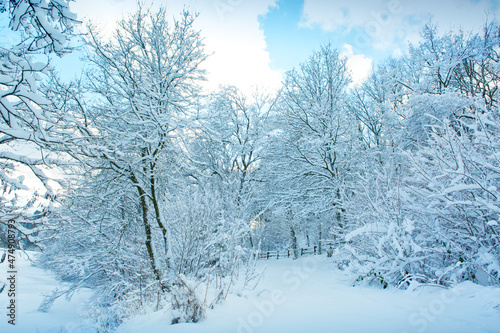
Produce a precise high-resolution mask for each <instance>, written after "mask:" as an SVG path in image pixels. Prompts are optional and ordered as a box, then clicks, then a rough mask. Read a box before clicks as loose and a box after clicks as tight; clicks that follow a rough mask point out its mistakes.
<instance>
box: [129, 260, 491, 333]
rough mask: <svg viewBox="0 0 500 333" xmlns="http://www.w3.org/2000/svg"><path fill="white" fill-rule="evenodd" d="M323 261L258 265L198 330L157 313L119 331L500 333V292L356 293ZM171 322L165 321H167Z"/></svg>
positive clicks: (465, 288) (468, 287)
mask: <svg viewBox="0 0 500 333" xmlns="http://www.w3.org/2000/svg"><path fill="white" fill-rule="evenodd" d="M325 261H326V258H324V257H305V258H302V259H300V260H296V261H294V260H288V259H287V260H279V261H277V260H269V261H264V260H263V261H259V268H260V269H263V268H264V266H267V267H266V270H265V275H264V277H263V279H262V282H261V283H260V284H259V286H258V287H257V288H256V289H258V290H259V291H257V290H256V291H254V292H252V293H250V294H248V295H247V296H246V297H238V296H236V295H232V296H230V297H228V300H227V302H226V303H225V304H223V305H221V306H218V307H216V308H215V309H214V310H212V311H209V312H208V316H207V319H206V320H205V321H203V322H201V323H197V324H179V325H174V326H170V327H168V330H165V327H166V326H167V325H168V324H169V321H168V319H165V318H162V316H163V317H165V315H162V314H161V313H154V314H150V315H147V316H143V317H139V318H135V319H133V320H131V321H129V322H128V323H126V324H125V325H123V326H122V327H121V329H120V330H119V332H120V333H132V332H162V331H164V330H165V331H167V332H182V333H191V332H192V333H197V332H238V333H253V332H255V333H257V332H258V333H264V332H266V333H276V332H316V333H319V332H339V333H344V332H353V333H354V332H370V333H377V332H380V333H389V332H397V333H404V332H408V333H410V332H427V333H431V332H436V333H437V332H439V333H443V332H456V333H458V332H463V333H471V332H475V333H479V332H491V333H494V332H496V333H498V332H500V289H498V288H496V289H495V288H485V287H480V286H477V285H474V284H472V283H464V284H461V285H459V286H457V287H456V288H454V289H452V290H445V289H441V288H436V287H425V288H419V289H418V291H417V292H409V291H394V290H393V291H389V290H382V289H378V288H370V287H356V288H353V287H352V286H350V285H349V283H347V281H341V280H340V279H339V277H338V276H339V272H338V271H334V269H333V267H332V266H333V265H332V264H328V263H327V262H325ZM167 317H168V316H167Z"/></svg>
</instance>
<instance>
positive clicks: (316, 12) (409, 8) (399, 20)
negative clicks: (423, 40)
mask: <svg viewBox="0 0 500 333" xmlns="http://www.w3.org/2000/svg"><path fill="white" fill-rule="evenodd" d="M491 6H492V2H491V1H490V0H475V1H471V0H439V1H436V0H432V1H431V0H421V1H413V0H359V1H351V0H333V1H332V0H304V13H303V19H302V22H301V25H302V26H308V27H315V26H319V27H320V28H321V29H323V30H325V31H330V32H331V31H334V30H336V29H339V28H345V29H347V31H356V34H355V35H356V36H355V39H354V40H353V42H352V43H353V47H354V49H355V50H362V49H365V48H366V47H367V46H372V47H375V48H377V49H383V50H388V49H391V48H396V47H398V46H399V45H397V44H398V43H401V41H403V43H405V44H407V42H408V41H409V42H416V41H417V40H418V36H419V31H420V29H421V24H422V23H427V22H428V21H429V20H431V19H432V21H433V22H435V23H437V24H438V25H439V28H440V29H441V30H442V31H448V30H450V28H453V29H458V28H459V27H460V28H463V29H464V30H467V31H469V30H476V31H477V30H478V29H479V28H481V26H482V24H483V22H484V20H485V18H486V13H487V12H489V14H490V19H491V18H493V16H494V14H495V12H494V11H493V10H492V9H491ZM497 13H498V10H497ZM354 28H356V30H353V29H354ZM405 46H406V45H403V47H405Z"/></svg>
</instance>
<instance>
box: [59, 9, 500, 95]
mask: <svg viewBox="0 0 500 333" xmlns="http://www.w3.org/2000/svg"><path fill="white" fill-rule="evenodd" d="M143 2H145V3H146V4H152V5H153V7H158V6H160V5H165V6H166V7H167V11H168V13H169V14H171V15H172V17H174V16H176V15H178V13H180V12H181V11H182V9H183V8H187V9H189V10H191V11H193V12H198V13H199V17H198V19H197V22H196V27H197V28H198V29H200V30H201V31H202V36H203V37H204V39H205V45H206V50H207V53H209V54H211V55H210V57H209V58H208V60H207V61H206V63H205V65H204V66H205V69H207V71H208V80H207V83H206V84H205V85H206V87H207V88H208V89H211V90H213V89H216V88H217V87H218V86H219V85H228V84H230V85H235V86H237V87H238V88H240V89H241V90H242V91H244V92H247V93H250V92H252V91H254V90H255V89H256V88H257V87H258V88H259V90H272V89H276V88H278V87H279V86H280V83H281V80H282V76H283V73H285V72H286V71H288V70H291V69H292V68H294V67H296V66H298V65H299V64H300V63H302V62H304V61H306V60H307V58H308V57H309V56H310V55H311V54H312V53H313V52H314V51H315V50H319V48H320V47H321V45H323V44H327V43H330V44H331V45H332V46H333V47H334V48H336V49H338V51H339V53H341V56H343V57H347V58H348V67H349V68H350V70H351V72H352V78H353V81H354V83H355V84H359V83H361V82H363V80H364V79H365V78H366V77H367V76H368V75H369V73H370V71H371V70H372V68H373V67H374V66H376V64H377V63H378V62H380V61H382V60H383V59H385V58H387V57H390V56H394V57H399V56H401V55H403V54H405V52H407V50H408V44H409V43H414V44H415V43H418V41H419V38H420V31H421V29H422V27H423V25H424V24H426V23H429V22H432V23H434V24H437V26H438V28H439V30H440V31H441V32H448V31H450V30H457V29H463V30H465V31H479V29H480V28H481V27H482V26H483V24H484V22H485V21H487V20H490V21H491V20H493V19H495V18H496V17H497V16H499V14H500V0H433V1H429V0H420V1H417V0H357V1H356V0H186V1H178V0H176V1H166V0H143ZM136 7H137V2H136V0H76V2H72V3H71V8H72V10H73V11H74V12H76V14H77V15H78V17H79V18H80V19H82V20H83V21H84V22H87V21H88V20H91V21H92V22H94V23H97V24H98V25H99V26H100V27H101V28H102V29H103V30H104V31H105V32H107V33H108V34H109V35H111V34H110V32H111V31H112V30H113V28H114V27H115V25H114V22H116V20H118V19H120V18H121V17H122V16H123V15H127V14H128V13H131V12H133V11H134V10H135V9H136ZM78 57H79V55H78V54H74V55H70V56H68V57H66V58H65V59H63V60H62V61H61V62H60V63H61V64H62V65H61V68H62V72H63V73H62V75H66V76H68V77H69V76H71V75H74V72H75V71H77V69H79V68H80V66H81V65H82V64H81V62H79V61H78Z"/></svg>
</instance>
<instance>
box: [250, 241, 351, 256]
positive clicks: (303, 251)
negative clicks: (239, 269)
mask: <svg viewBox="0 0 500 333" xmlns="http://www.w3.org/2000/svg"><path fill="white" fill-rule="evenodd" d="M343 243H344V242H335V241H328V240H324V241H321V242H320V245H314V246H310V247H305V248H298V249H297V250H296V251H297V256H303V255H307V254H313V255H315V254H322V250H326V251H327V252H328V251H329V250H332V248H333V247H334V246H336V245H340V244H343ZM293 252H294V249H286V250H275V251H261V252H257V259H273V258H276V259H285V258H290V257H292V258H293V257H294V253H293Z"/></svg>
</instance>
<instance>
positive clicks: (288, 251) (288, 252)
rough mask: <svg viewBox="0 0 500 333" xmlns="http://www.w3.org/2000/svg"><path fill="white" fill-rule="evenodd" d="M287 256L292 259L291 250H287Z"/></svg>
mask: <svg viewBox="0 0 500 333" xmlns="http://www.w3.org/2000/svg"><path fill="white" fill-rule="evenodd" d="M286 252H287V254H288V258H290V250H286Z"/></svg>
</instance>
